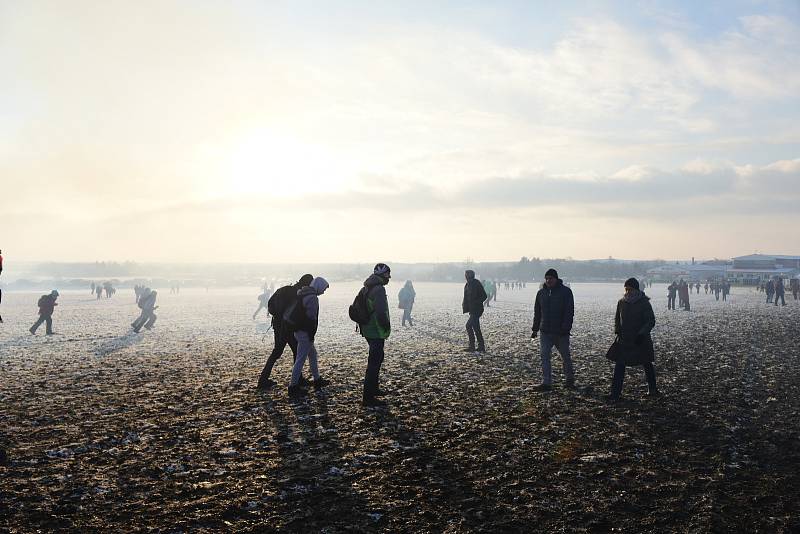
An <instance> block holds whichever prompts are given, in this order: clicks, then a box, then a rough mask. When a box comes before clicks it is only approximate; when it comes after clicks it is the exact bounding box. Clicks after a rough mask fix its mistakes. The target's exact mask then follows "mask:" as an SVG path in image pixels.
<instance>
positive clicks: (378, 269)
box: [372, 263, 392, 278]
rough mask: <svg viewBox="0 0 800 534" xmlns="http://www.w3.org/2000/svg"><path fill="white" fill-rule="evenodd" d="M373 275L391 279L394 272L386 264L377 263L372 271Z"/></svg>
mask: <svg viewBox="0 0 800 534" xmlns="http://www.w3.org/2000/svg"><path fill="white" fill-rule="evenodd" d="M372 274H375V275H378V276H382V277H383V278H389V277H390V276H391V275H392V270H391V269H390V268H389V266H388V265H386V264H385V263H377V264H375V268H374V269H372Z"/></svg>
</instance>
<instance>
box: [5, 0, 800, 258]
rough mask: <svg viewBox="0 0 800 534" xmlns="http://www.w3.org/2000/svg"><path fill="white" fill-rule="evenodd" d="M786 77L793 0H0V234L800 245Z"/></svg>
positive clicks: (242, 244)
mask: <svg viewBox="0 0 800 534" xmlns="http://www.w3.org/2000/svg"><path fill="white" fill-rule="evenodd" d="M799 95H800V2H798V1H797V0H788V1H785V2H781V1H756V0H751V1H745V0H741V1H739V0H726V1H720V2H712V1H709V2H656V1H639V2H637V1H630V2H603V1H593V2H556V1H552V2H547V1H541V2H528V1H520V2H512V1H508V2H502V1H492V2H473V1H469V0H461V1H452V2H449V1H435V2H431V1H420V2H416V1H410V0H406V1H403V2H394V1H392V2H390V1H380V0H371V1H363V2H361V1H338V2H334V1H314V2H310V1H303V0H292V1H288V2H279V1H274V2H271V1H257V2H244V1H224V2H223V1H221V0H220V1H216V2H211V1H203V0H191V1H172V2H171V1H164V0H162V1H149V0H142V1H137V2H129V1H115V0H103V1H81V0H73V1H70V2H62V1H52V2H48V1H39V0H33V1H30V2H27V1H26V2H22V1H17V0H0V221H1V222H0V249H2V251H3V256H4V258H5V259H6V264H7V266H8V263H9V260H10V259H12V258H14V259H18V260H20V261H22V260H25V261H48V260H52V261H95V260H120V261H122V260H133V261H141V262H150V261H170V262H194V261H204V262H208V261H219V262H275V263H282V262H287V263H288V262H373V261H402V262H421V261H460V260H464V259H467V258H469V259H472V260H475V261H498V260H516V259H519V258H520V257H521V256H529V257H530V256H535V257H542V258H556V257H560V258H564V257H572V258H576V259H590V258H605V257H608V256H613V257H618V258H640V259H657V258H662V259H673V258H689V257H697V258H714V257H720V258H729V257H732V256H738V255H743V254H750V253H753V252H762V253H785V254H800V248H798V240H797V238H796V232H797V230H798V228H800V209H798V206H800V96H799Z"/></svg>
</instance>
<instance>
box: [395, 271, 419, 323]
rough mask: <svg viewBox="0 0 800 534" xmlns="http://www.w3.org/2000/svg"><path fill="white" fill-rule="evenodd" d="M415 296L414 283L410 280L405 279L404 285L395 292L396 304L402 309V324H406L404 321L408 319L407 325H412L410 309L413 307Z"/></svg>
mask: <svg viewBox="0 0 800 534" xmlns="http://www.w3.org/2000/svg"><path fill="white" fill-rule="evenodd" d="M416 296H417V292H416V291H414V284H412V283H411V280H406V285H404V286H403V288H402V289H401V290H400V293H398V294H397V300H398V301H399V304H398V305H397V306H398V308H400V309H402V310H403V326H405V325H406V321H408V326H414V323H413V322H412V321H411V309H412V308H413V307H414V298H416Z"/></svg>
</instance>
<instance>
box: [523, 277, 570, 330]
mask: <svg viewBox="0 0 800 534" xmlns="http://www.w3.org/2000/svg"><path fill="white" fill-rule="evenodd" d="M574 316H575V300H574V298H573V296H572V290H571V289H570V288H568V287H567V286H565V285H564V281H563V280H561V278H559V279H558V281H557V282H556V285H555V286H554V287H553V288H552V289H551V288H549V287H547V284H542V288H541V289H540V290H539V291H538V292H537V293H536V301H535V303H534V306H533V328H532V331H533V332H534V333H537V332H539V331H541V332H542V333H544V334H553V335H557V336H568V335H569V333H570V331H571V330H572V320H573V318H574Z"/></svg>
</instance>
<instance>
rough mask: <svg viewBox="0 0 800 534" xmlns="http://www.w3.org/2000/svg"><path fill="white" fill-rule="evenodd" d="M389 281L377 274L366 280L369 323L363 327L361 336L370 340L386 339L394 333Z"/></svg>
mask: <svg viewBox="0 0 800 534" xmlns="http://www.w3.org/2000/svg"><path fill="white" fill-rule="evenodd" d="M387 283H389V281H388V280H386V279H385V278H382V277H380V276H378V275H376V274H373V275H370V277H369V278H367V279H366V280H364V288H365V289H364V290H365V291H366V292H367V310H368V311H369V313H370V315H369V322H368V323H367V324H364V325H361V335H362V336H364V337H365V338H369V339H386V338H388V337H389V335H390V334H391V332H392V325H391V322H390V321H389V303H388V301H387V299H386V288H385V287H384V286H385V285H386V284H387Z"/></svg>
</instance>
